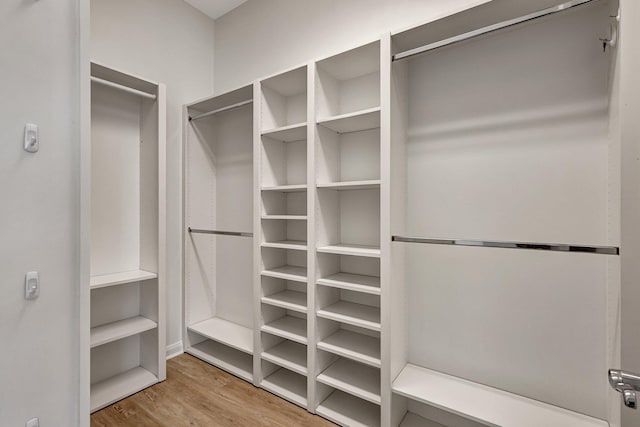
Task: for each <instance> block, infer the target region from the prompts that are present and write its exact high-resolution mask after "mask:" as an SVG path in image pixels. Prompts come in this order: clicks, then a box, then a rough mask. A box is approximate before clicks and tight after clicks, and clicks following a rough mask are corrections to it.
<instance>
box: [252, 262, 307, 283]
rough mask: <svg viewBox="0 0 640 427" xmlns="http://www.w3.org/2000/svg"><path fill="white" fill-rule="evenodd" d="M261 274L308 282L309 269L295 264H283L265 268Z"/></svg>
mask: <svg viewBox="0 0 640 427" xmlns="http://www.w3.org/2000/svg"><path fill="white" fill-rule="evenodd" d="M261 275H263V276H268V277H275V278H277V279H285V280H293V281H294V282H303V283H306V282H307V269H306V268H304V267H296V266H293V265H283V266H281V267H273V268H269V269H267V270H263V271H262V273H261Z"/></svg>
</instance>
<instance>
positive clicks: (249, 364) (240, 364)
mask: <svg viewBox="0 0 640 427" xmlns="http://www.w3.org/2000/svg"><path fill="white" fill-rule="evenodd" d="M185 351H186V352H187V353H189V354H191V355H192V356H195V357H197V358H199V359H202V360H204V361H205V362H208V363H211V364H212V365H214V366H217V367H218V368H220V369H223V370H225V371H227V372H229V373H230V374H232V375H235V376H237V377H240V378H242V379H243V380H245V381H249V382H253V356H252V355H250V354H247V353H244V352H241V351H238V350H235V349H233V348H231V347H228V346H226V345H223V344H220V343H218V342H216V341H211V340H207V341H203V342H201V343H198V344H195V345H193V346H191V347H188V348H187V349H186V350H185Z"/></svg>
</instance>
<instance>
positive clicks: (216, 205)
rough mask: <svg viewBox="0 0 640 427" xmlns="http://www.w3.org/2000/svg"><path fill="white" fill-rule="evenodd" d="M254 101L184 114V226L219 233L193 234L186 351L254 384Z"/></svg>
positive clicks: (245, 92)
mask: <svg viewBox="0 0 640 427" xmlns="http://www.w3.org/2000/svg"><path fill="white" fill-rule="evenodd" d="M253 100H254V95H253V86H252V85H250V86H245V87H242V88H240V89H237V90H235V91H232V92H229V93H227V94H223V95H220V96H214V97H210V98H206V99H203V100H200V101H198V102H195V103H193V104H189V105H187V106H186V107H185V111H184V117H185V123H186V125H185V138H184V152H185V167H184V174H185V175H184V176H185V178H184V185H185V188H184V218H185V225H184V226H185V229H187V228H188V227H191V228H193V229H198V230H206V231H209V232H211V233H212V234H204V233H195V232H191V233H185V243H184V245H185V252H184V257H185V266H186V271H185V278H184V280H185V300H184V304H185V306H184V310H185V327H186V328H185V329H186V330H185V334H184V335H185V337H186V339H185V351H186V352H187V353H190V354H192V355H194V356H196V357H199V358H201V359H203V360H205V361H207V362H209V363H211V364H213V365H215V366H217V367H219V368H221V369H224V370H226V371H227V372H229V373H231V374H233V375H236V376H238V377H240V378H243V379H245V380H247V381H250V382H252V383H253V382H254V381H255V375H254V371H255V363H258V360H259V359H258V357H257V356H254V349H255V344H254V340H255V325H254V322H255V314H254V312H253V304H254V293H253V272H254V267H253V266H254V245H253V238H252V237H250V236H251V234H247V233H253V230H254V227H253V210H254V202H253V197H254V196H253V193H254V189H255V187H256V181H255V179H254V173H253V170H254V159H255V156H254V153H253V117H254V115H253V107H252V105H251V104H252V101H253ZM219 231H221V232H235V233H243V234H241V235H226V234H216V232H219Z"/></svg>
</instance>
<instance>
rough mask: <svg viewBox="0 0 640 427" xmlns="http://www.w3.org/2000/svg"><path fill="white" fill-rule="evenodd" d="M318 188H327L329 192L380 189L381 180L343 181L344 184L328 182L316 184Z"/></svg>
mask: <svg viewBox="0 0 640 427" xmlns="http://www.w3.org/2000/svg"><path fill="white" fill-rule="evenodd" d="M316 186H317V187H318V188H326V189H329V190H368V189H372V188H380V180H379V179H369V180H364V181H342V182H326V183H318V184H316Z"/></svg>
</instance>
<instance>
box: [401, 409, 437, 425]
mask: <svg viewBox="0 0 640 427" xmlns="http://www.w3.org/2000/svg"><path fill="white" fill-rule="evenodd" d="M399 427H446V426H444V425H442V424H439V423H437V422H435V421H431V420H428V419H426V418H422V417H421V416H420V415H416V414H414V413H413V412H407V414H406V415H405V416H404V418H403V419H402V421H401V422H400V426H399Z"/></svg>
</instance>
